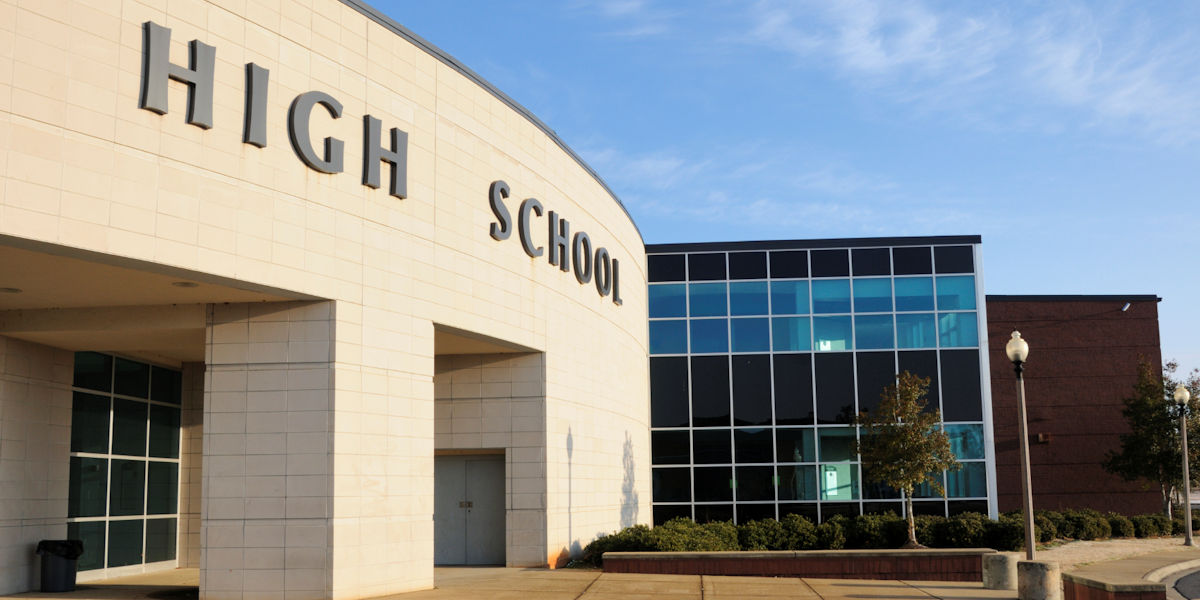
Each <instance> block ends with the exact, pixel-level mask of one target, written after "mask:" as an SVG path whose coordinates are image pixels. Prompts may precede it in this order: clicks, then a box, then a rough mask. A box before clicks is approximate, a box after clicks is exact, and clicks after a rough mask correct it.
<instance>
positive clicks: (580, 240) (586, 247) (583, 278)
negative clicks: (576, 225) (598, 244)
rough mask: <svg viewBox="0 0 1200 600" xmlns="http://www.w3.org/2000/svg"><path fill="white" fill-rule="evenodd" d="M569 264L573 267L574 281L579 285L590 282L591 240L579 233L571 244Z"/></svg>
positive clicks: (586, 235) (584, 234)
mask: <svg viewBox="0 0 1200 600" xmlns="http://www.w3.org/2000/svg"><path fill="white" fill-rule="evenodd" d="M571 246H572V247H571V264H572V265H573V266H574V267H575V279H576V280H578V281H579V283H587V282H589V281H591V280H592V238H590V237H588V234H586V233H584V232H582V231H580V232H579V233H576V234H575V241H574V243H573V244H571Z"/></svg>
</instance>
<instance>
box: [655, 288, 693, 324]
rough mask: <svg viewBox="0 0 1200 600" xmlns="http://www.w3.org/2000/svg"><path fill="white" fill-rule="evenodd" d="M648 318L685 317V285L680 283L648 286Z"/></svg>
mask: <svg viewBox="0 0 1200 600" xmlns="http://www.w3.org/2000/svg"><path fill="white" fill-rule="evenodd" d="M649 294H650V296H649V302H650V318H652V319H654V318H658V317H686V316H687V286H685V285H683V284H682V283H671V284H663V285H652V286H650V287H649Z"/></svg>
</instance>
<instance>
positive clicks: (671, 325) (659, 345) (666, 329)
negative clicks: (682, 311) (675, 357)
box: [650, 319, 687, 354]
mask: <svg viewBox="0 0 1200 600" xmlns="http://www.w3.org/2000/svg"><path fill="white" fill-rule="evenodd" d="M686 353H687V321H684V320H682V319H680V320H678V321H650V354H686Z"/></svg>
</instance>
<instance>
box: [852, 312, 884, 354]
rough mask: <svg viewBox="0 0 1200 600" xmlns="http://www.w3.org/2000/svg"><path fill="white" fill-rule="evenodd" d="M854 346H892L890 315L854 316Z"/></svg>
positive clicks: (862, 348) (865, 347)
mask: <svg viewBox="0 0 1200 600" xmlns="http://www.w3.org/2000/svg"><path fill="white" fill-rule="evenodd" d="M854 347H855V348H858V349H859V350H879V349H882V348H891V347H892V315H858V316H856V317H854Z"/></svg>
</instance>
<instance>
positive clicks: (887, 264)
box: [850, 248, 892, 275]
mask: <svg viewBox="0 0 1200 600" xmlns="http://www.w3.org/2000/svg"><path fill="white" fill-rule="evenodd" d="M850 262H852V263H854V274H855V275H891V274H892V255H891V252H890V251H888V249H887V248H855V249H854V250H851V251H850Z"/></svg>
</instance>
